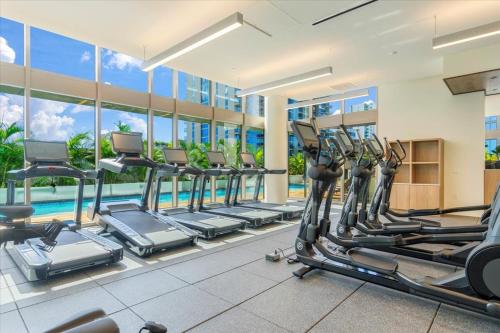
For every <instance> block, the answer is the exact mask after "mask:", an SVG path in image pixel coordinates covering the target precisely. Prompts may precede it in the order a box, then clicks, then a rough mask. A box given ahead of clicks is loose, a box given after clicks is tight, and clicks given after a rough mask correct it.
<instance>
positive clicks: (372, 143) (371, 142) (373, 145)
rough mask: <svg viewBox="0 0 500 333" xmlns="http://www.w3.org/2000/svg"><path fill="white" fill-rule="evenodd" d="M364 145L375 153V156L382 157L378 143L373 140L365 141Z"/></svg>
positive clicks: (382, 151)
mask: <svg viewBox="0 0 500 333" xmlns="http://www.w3.org/2000/svg"><path fill="white" fill-rule="evenodd" d="M366 143H367V144H368V145H369V146H370V148H371V149H372V150H373V151H374V152H375V154H377V156H381V155H384V150H383V149H381V147H380V145H379V144H378V142H377V141H376V140H375V139H374V138H371V139H368V140H366Z"/></svg>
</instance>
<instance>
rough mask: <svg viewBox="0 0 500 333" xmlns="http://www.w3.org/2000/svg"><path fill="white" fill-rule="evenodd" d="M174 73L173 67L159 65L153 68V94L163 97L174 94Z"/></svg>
mask: <svg viewBox="0 0 500 333" xmlns="http://www.w3.org/2000/svg"><path fill="white" fill-rule="evenodd" d="M173 75H174V71H173V70H172V69H171V68H168V67H164V66H159V67H156V68H155V69H154V70H153V94H155V95H158V96H163V97H172V96H173Z"/></svg>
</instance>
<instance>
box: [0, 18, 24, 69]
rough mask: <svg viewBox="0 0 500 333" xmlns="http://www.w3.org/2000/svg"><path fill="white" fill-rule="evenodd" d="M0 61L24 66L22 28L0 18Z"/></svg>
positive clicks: (20, 25)
mask: <svg viewBox="0 0 500 333" xmlns="http://www.w3.org/2000/svg"><path fill="white" fill-rule="evenodd" d="M0 50H1V52H0V61H3V62H8V63H11V64H16V65H21V66H22V65H24V26H23V24H22V23H19V22H16V21H12V20H9V19H6V18H3V17H0Z"/></svg>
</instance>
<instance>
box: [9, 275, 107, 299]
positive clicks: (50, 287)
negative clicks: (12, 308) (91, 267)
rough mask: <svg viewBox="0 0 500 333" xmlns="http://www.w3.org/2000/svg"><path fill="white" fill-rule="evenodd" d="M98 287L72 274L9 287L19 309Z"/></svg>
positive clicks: (81, 276) (83, 276)
mask: <svg viewBox="0 0 500 333" xmlns="http://www.w3.org/2000/svg"><path fill="white" fill-rule="evenodd" d="M97 286H98V285H97V284H96V283H95V282H93V281H92V280H91V279H90V278H88V277H87V276H86V275H85V274H83V273H73V274H69V275H66V276H61V277H57V278H54V279H51V280H46V281H36V282H27V283H23V284H19V285H14V286H11V287H9V289H10V291H11V293H12V296H13V297H14V300H15V301H16V303H17V305H18V307H19V308H22V307H26V306H30V305H33V304H37V303H40V302H45V301H48V300H51V299H54V298H57V297H62V296H66V295H70V294H74V293H77V292H80V291H82V290H86V289H90V288H95V287H97Z"/></svg>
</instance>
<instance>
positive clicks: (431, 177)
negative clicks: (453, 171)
mask: <svg viewBox="0 0 500 333" xmlns="http://www.w3.org/2000/svg"><path fill="white" fill-rule="evenodd" d="M390 144H391V146H393V147H396V150H397V151H399V147H397V144H396V143H395V142H390ZM401 144H402V145H403V147H404V148H405V150H406V154H407V155H406V158H405V159H404V160H403V165H401V166H400V167H399V169H398V173H397V174H396V177H395V179H394V185H393V187H392V193H391V208H393V209H410V208H412V209H427V208H443V200H444V182H443V170H444V168H443V160H444V159H443V156H444V152H443V147H444V144H443V139H419V140H404V141H403V140H401Z"/></svg>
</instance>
